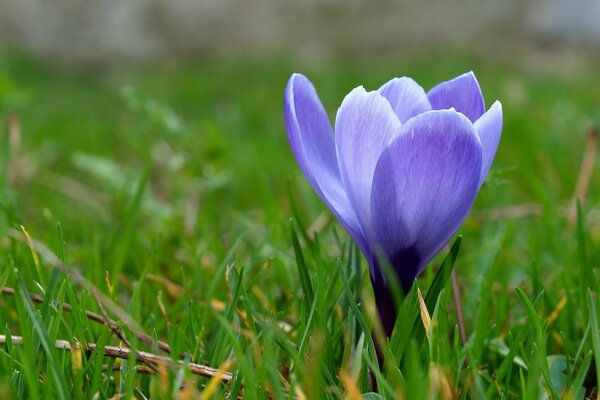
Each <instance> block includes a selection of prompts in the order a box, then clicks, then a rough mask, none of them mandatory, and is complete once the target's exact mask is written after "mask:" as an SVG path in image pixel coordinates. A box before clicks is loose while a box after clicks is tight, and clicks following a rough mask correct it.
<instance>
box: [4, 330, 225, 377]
mask: <svg viewBox="0 0 600 400" xmlns="http://www.w3.org/2000/svg"><path fill="white" fill-rule="evenodd" d="M10 341H11V342H12V344H13V345H15V346H22V345H23V342H24V340H23V337H22V336H10ZM6 342H7V337H6V335H0V345H4V344H6ZM54 347H55V348H56V349H59V350H66V351H71V349H72V345H71V343H70V342H69V341H67V340H56V341H55V342H54ZM97 348H99V347H98V345H97V344H95V343H88V344H87V346H85V350H86V351H87V352H88V353H91V352H93V351H94V350H96V349H97ZM134 353H135V356H136V359H137V360H138V361H140V362H144V363H147V362H149V363H150V364H151V365H153V366H155V367H157V366H160V365H165V366H167V367H178V368H182V367H187V368H189V369H190V372H191V373H193V374H194V375H198V376H203V377H206V378H213V377H215V376H220V379H221V381H222V382H223V383H229V382H230V381H231V373H230V372H225V371H221V370H219V369H218V368H212V367H209V366H206V365H202V364H196V363H187V362H184V361H177V362H176V363H175V362H173V361H172V360H171V358H170V357H166V356H160V355H158V354H154V353H148V352H146V351H136V352H134V351H133V350H130V349H128V348H125V347H119V346H104V355H105V356H106V357H114V358H121V359H123V360H127V359H129V358H130V357H131V356H132V354H134ZM146 372H149V371H146Z"/></svg>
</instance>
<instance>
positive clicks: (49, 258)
mask: <svg viewBox="0 0 600 400" xmlns="http://www.w3.org/2000/svg"><path fill="white" fill-rule="evenodd" d="M6 234H7V236H9V237H11V238H13V239H15V240H18V241H20V242H23V243H25V244H28V245H30V246H31V247H33V249H35V251H36V253H37V254H39V255H40V256H41V257H42V258H43V259H44V260H45V261H46V262H47V263H48V264H50V265H51V266H52V267H54V268H56V269H58V270H60V271H62V272H63V273H64V274H66V275H67V276H68V277H69V278H70V279H71V280H72V281H73V282H74V283H75V284H77V285H78V286H79V287H81V288H83V289H85V290H87V291H88V292H90V293H92V292H93V291H94V290H96V286H94V285H93V284H92V283H90V282H89V281H88V280H87V279H85V278H84V277H83V276H82V275H81V274H80V273H79V271H78V270H77V269H76V267H74V266H67V265H65V264H63V262H62V261H60V259H59V258H58V257H57V256H56V255H55V254H54V253H53V252H52V251H51V250H50V249H48V248H47V247H46V246H44V245H43V244H42V243H40V242H38V241H37V240H34V239H31V243H30V242H28V240H27V238H26V237H25V235H24V234H23V232H20V231H18V230H16V229H7V231H6ZM96 295H97V297H98V299H97V300H98V301H100V302H101V303H102V304H103V305H104V307H105V308H106V309H108V310H109V311H110V312H111V313H113V314H114V315H116V316H117V317H118V319H119V321H121V322H122V323H123V324H124V325H125V326H126V327H127V328H129V329H130V330H131V331H132V332H133V333H134V334H135V335H136V336H137V337H138V339H139V340H140V341H141V342H142V343H144V344H146V345H148V346H150V347H154V346H156V347H158V348H159V349H160V350H162V351H164V352H167V353H169V352H170V350H171V349H170V347H169V345H168V344H167V343H165V342H161V341H156V340H154V338H153V337H152V336H150V335H149V334H147V333H146V332H145V331H144V329H143V328H142V327H141V326H140V325H139V324H138V323H137V322H136V321H135V320H134V319H133V318H131V316H130V315H129V314H128V313H127V312H126V311H125V310H123V309H122V308H121V307H120V306H119V305H117V304H116V303H115V302H114V301H112V299H110V298H109V297H108V296H106V295H105V294H104V293H102V292H100V291H97V290H96ZM97 316H98V317H99V319H94V320H95V321H98V322H102V323H104V318H103V317H102V316H101V315H97Z"/></svg>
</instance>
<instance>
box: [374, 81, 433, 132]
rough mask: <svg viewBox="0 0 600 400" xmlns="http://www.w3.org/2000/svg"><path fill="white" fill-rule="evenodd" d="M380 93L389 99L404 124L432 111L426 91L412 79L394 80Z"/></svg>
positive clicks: (381, 88) (382, 88)
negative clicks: (416, 116)
mask: <svg viewBox="0 0 600 400" xmlns="http://www.w3.org/2000/svg"><path fill="white" fill-rule="evenodd" d="M379 93H381V95H382V96H383V97H385V98H386V99H388V101H389V102H390V105H391V106H392V109H393V110H394V112H395V113H396V115H397V116H398V118H399V119H400V122H402V123H404V122H406V121H408V120H409V119H410V118H412V117H414V116H415V115H419V114H421V113H424V112H425V111H429V110H431V104H429V99H428V98H427V94H425V90H423V88H422V87H421V85H419V84H418V83H417V82H415V81H414V80H412V79H411V78H407V77H402V78H394V79H392V80H390V81H389V82H387V83H386V84H385V85H383V86H382V87H380V88H379Z"/></svg>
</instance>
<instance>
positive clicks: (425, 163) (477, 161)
mask: <svg viewBox="0 0 600 400" xmlns="http://www.w3.org/2000/svg"><path fill="white" fill-rule="evenodd" d="M481 158H482V156H481V144H480V142H479V138H478V137H477V135H476V134H475V132H474V128H473V125H472V124H471V123H470V122H469V120H468V119H467V118H465V116H464V115H462V114H459V113H457V112H454V111H451V110H446V111H431V112H427V113H424V114H421V115H418V116H416V117H415V118H413V119H411V120H409V121H408V122H407V123H406V124H405V125H403V126H402V134H401V135H400V136H399V137H398V138H397V139H396V140H395V141H394V142H393V143H392V144H390V146H389V147H388V148H386V149H385V151H384V152H383V154H382V155H381V158H380V160H379V162H378V163H377V168H376V170H375V175H374V177H373V187H372V192H371V215H372V221H373V227H374V229H375V232H376V236H377V241H378V244H379V246H380V248H381V250H382V251H383V252H384V253H385V254H386V256H387V257H388V259H389V261H390V262H391V263H392V265H393V266H394V268H395V269H396V271H397V273H398V274H399V277H400V279H401V280H402V281H403V284H405V285H406V284H407V283H408V282H407V280H410V282H411V283H412V280H413V279H414V278H415V276H416V275H417V274H418V273H419V272H420V271H421V270H422V269H423V268H424V267H425V265H426V264H427V263H428V262H429V261H430V260H431V259H432V258H433V257H434V256H435V254H436V253H437V252H438V251H439V250H440V249H441V248H442V246H443V245H444V244H445V243H446V242H447V241H448V240H450V238H451V237H452V235H453V234H454V233H455V232H456V230H457V229H458V228H459V226H460V225H461V223H462V222H463V220H464V219H465V217H466V216H467V213H468V212H469V209H470V208H471V206H472V204H473V201H474V199H475V195H476V194H477V190H478V189H479V176H480V171H481Z"/></svg>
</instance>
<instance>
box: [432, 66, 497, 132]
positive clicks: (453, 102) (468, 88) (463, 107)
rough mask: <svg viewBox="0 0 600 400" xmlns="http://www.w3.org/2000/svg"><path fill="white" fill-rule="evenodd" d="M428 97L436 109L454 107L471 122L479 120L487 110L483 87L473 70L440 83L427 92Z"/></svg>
mask: <svg viewBox="0 0 600 400" xmlns="http://www.w3.org/2000/svg"><path fill="white" fill-rule="evenodd" d="M427 97H429V101H430V102H431V107H432V108H433V109H434V110H446V109H449V108H454V109H456V111H458V112H461V113H463V114H464V115H466V116H467V118H469V119H470V120H471V122H475V121H477V120H478V119H479V117H481V115H483V113H484V111H485V103H484V101H483V95H482V94H481V88H480V87H479V83H478V82H477V78H475V74H473V72H467V73H466V74H462V75H460V76H457V77H456V78H454V79H452V80H449V81H446V82H442V83H440V84H439V85H437V86H435V87H433V88H432V89H431V90H430V91H429V92H428V93H427Z"/></svg>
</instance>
